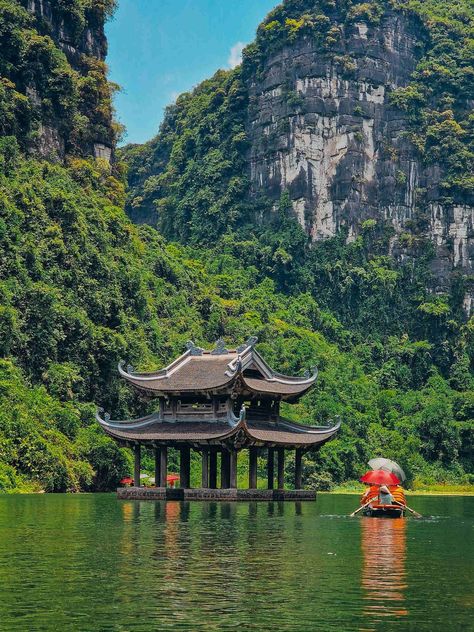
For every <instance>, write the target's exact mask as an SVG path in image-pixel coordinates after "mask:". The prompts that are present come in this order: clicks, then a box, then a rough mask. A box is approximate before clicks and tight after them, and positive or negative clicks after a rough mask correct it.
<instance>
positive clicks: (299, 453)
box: [295, 448, 303, 489]
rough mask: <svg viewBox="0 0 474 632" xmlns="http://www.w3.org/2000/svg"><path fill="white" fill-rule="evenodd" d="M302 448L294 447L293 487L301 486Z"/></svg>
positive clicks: (299, 487)
mask: <svg viewBox="0 0 474 632" xmlns="http://www.w3.org/2000/svg"><path fill="white" fill-rule="evenodd" d="M302 456H303V450H302V449H301V448H296V452H295V489H301V486H302V467H301V465H302V462H301V457H302Z"/></svg>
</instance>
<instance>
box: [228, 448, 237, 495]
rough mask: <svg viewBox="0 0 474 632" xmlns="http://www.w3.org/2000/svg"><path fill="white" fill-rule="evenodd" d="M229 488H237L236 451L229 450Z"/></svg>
mask: <svg viewBox="0 0 474 632" xmlns="http://www.w3.org/2000/svg"><path fill="white" fill-rule="evenodd" d="M229 487H231V488H232V489H236V488H237V450H229Z"/></svg>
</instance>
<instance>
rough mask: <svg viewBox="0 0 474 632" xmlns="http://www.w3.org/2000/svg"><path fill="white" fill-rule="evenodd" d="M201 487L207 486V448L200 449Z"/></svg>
mask: <svg viewBox="0 0 474 632" xmlns="http://www.w3.org/2000/svg"><path fill="white" fill-rule="evenodd" d="M201 487H202V488H203V489H207V488H208V487H209V448H203V449H202V472H201Z"/></svg>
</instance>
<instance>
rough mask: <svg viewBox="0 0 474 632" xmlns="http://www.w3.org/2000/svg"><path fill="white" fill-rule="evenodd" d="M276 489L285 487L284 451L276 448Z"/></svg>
mask: <svg viewBox="0 0 474 632" xmlns="http://www.w3.org/2000/svg"><path fill="white" fill-rule="evenodd" d="M277 454H278V481H277V482H278V489H284V487H285V449H284V448H278V452H277Z"/></svg>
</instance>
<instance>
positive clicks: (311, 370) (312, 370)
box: [303, 366, 318, 379]
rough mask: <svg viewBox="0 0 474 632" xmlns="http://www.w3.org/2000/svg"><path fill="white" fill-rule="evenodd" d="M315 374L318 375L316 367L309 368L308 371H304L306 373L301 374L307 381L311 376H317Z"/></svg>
mask: <svg viewBox="0 0 474 632" xmlns="http://www.w3.org/2000/svg"><path fill="white" fill-rule="evenodd" d="M317 373H318V367H317V366H310V367H309V369H306V371H305V372H304V373H303V376H304V377H305V378H307V379H309V378H310V377H313V375H317Z"/></svg>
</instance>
